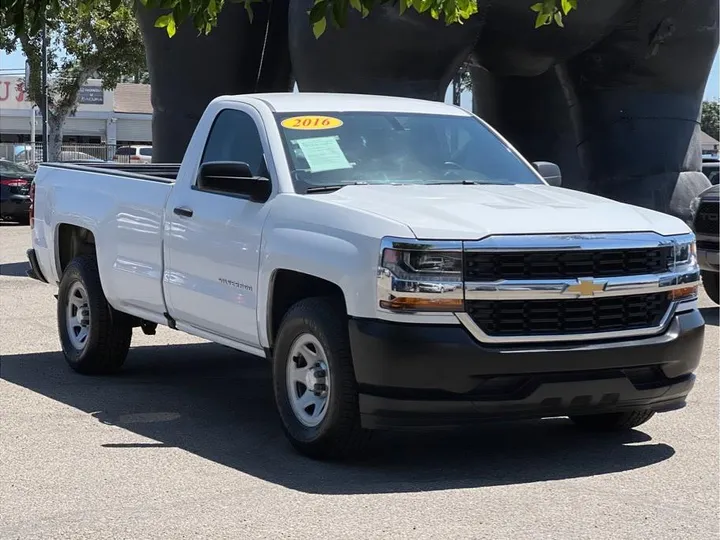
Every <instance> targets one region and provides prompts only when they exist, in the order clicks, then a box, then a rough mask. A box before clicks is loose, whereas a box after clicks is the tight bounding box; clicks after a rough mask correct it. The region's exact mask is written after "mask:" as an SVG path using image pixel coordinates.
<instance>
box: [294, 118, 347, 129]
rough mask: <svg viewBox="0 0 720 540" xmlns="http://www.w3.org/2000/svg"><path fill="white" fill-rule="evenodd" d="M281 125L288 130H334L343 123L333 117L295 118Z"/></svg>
mask: <svg viewBox="0 0 720 540" xmlns="http://www.w3.org/2000/svg"><path fill="white" fill-rule="evenodd" d="M280 125H281V126H282V127H284V128H287V129H334V128H338V127H340V126H342V125H343V121H342V120H340V119H339V118H333V117H332V116H293V117H292V118H286V119H285V120H283V121H282V122H280Z"/></svg>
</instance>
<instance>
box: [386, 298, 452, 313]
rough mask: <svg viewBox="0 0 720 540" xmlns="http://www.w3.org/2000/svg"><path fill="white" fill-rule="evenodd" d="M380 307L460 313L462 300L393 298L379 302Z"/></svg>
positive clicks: (394, 309)
mask: <svg viewBox="0 0 720 540" xmlns="http://www.w3.org/2000/svg"><path fill="white" fill-rule="evenodd" d="M380 307H381V308H383V309H392V310H393V311H462V310H463V301H462V299H460V298H458V299H453V298H432V299H430V298H393V299H392V300H380Z"/></svg>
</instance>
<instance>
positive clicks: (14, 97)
mask: <svg viewBox="0 0 720 540" xmlns="http://www.w3.org/2000/svg"><path fill="white" fill-rule="evenodd" d="M78 104H79V105H80V110H83V109H84V106H88V105H92V106H94V107H91V108H90V109H89V110H98V109H100V110H111V108H112V99H109V100H108V102H106V101H105V92H104V91H103V89H102V86H99V85H86V86H83V87H81V88H80V92H79V94H78ZM31 108H32V103H31V102H30V101H29V100H28V96H27V93H26V92H25V83H24V79H23V77H0V109H28V110H29V109H31Z"/></svg>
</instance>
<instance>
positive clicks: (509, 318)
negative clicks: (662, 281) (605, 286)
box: [465, 293, 670, 337]
mask: <svg viewBox="0 0 720 540" xmlns="http://www.w3.org/2000/svg"><path fill="white" fill-rule="evenodd" d="M669 306H670V299H669V297H668V295H667V293H655V294H641V295H633V296H614V297H609V298H587V299H569V300H471V301H468V302H466V305H465V308H466V311H467V313H468V315H469V316H470V317H471V318H472V320H473V322H474V323H475V324H476V325H477V326H478V327H479V328H480V329H481V330H482V331H483V332H484V333H485V334H487V335H489V336H497V337H508V336H542V335H547V334H588V333H596V332H612V331H616V330H632V329H635V328H648V327H655V326H657V325H659V324H660V322H661V320H662V318H663V316H664V315H665V313H666V312H667V310H668V307H669Z"/></svg>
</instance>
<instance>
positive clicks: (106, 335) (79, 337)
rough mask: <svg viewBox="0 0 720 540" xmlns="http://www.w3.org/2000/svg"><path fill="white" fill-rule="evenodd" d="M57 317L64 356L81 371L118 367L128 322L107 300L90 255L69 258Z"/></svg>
mask: <svg viewBox="0 0 720 540" xmlns="http://www.w3.org/2000/svg"><path fill="white" fill-rule="evenodd" d="M57 321H58V332H59V334H60V342H61V344H62V349H63V353H64V355H65V360H67V363H68V364H69V365H70V367H71V368H73V369H74V370H75V371H77V372H79V373H83V374H108V373H114V372H116V371H118V370H119V369H120V368H121V367H122V365H123V363H124V362H125V357H126V356H127V353H128V350H129V349H130V340H131V339H132V325H131V324H130V321H129V319H128V317H127V316H126V315H124V314H122V313H120V312H118V311H115V310H114V309H113V308H112V307H111V306H110V305H109V304H108V302H107V300H106V298H105V293H104V292H103V289H102V285H101V283H100V275H99V273H98V268H97V262H96V261H95V257H93V256H91V255H82V256H80V257H76V258H75V259H73V260H72V261H71V262H70V264H68V265H67V268H65V271H64V272H63V276H62V280H61V281H60V288H59V290H58V304H57Z"/></svg>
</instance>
